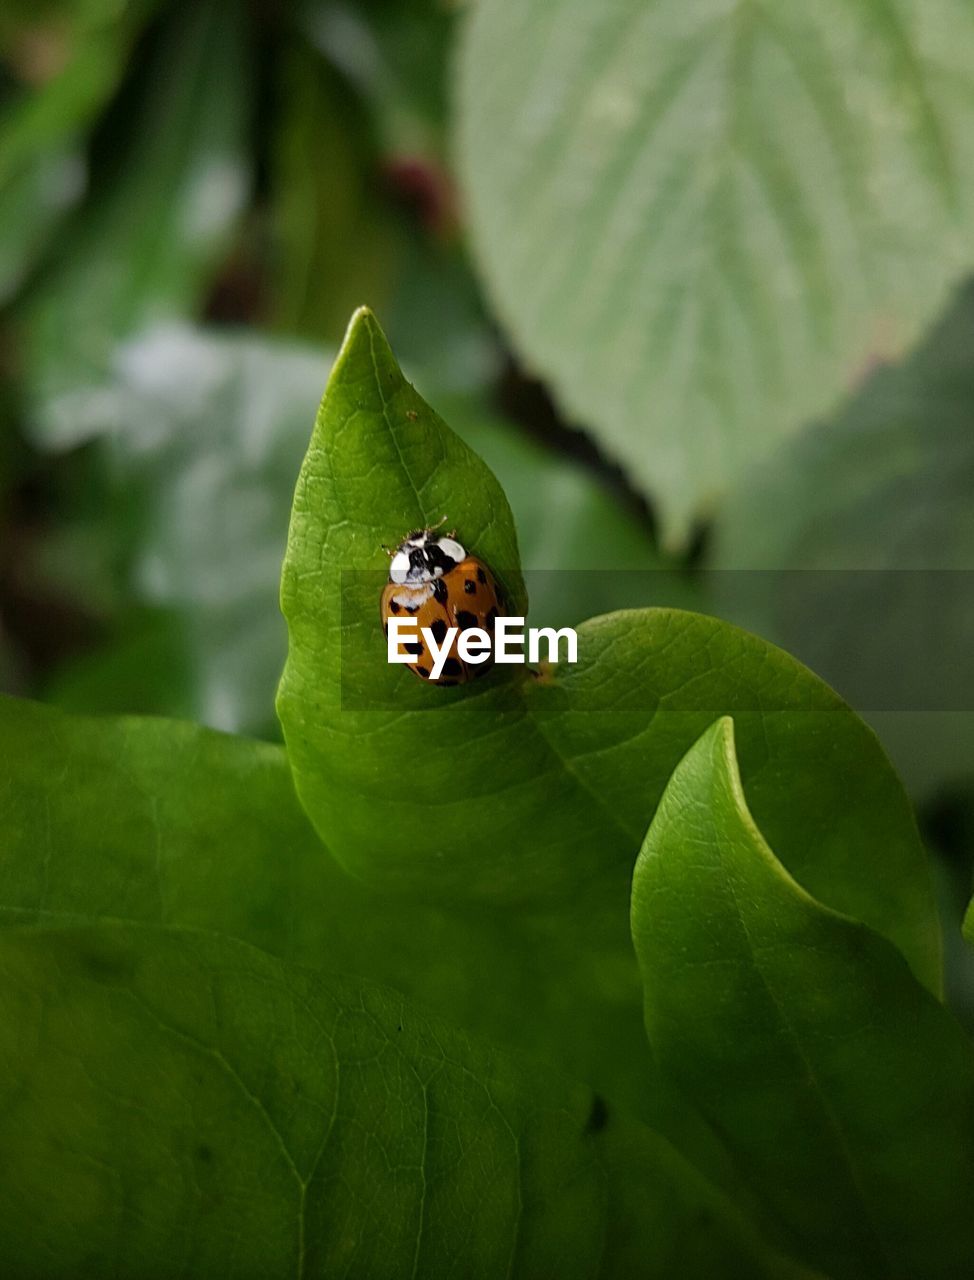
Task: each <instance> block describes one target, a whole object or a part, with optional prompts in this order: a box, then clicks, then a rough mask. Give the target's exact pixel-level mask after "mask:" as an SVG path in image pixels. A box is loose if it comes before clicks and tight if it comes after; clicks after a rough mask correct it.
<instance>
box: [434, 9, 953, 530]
mask: <svg viewBox="0 0 974 1280" xmlns="http://www.w3.org/2000/svg"><path fill="white" fill-rule="evenodd" d="M972 64H974V18H972V14H971V11H970V7H969V6H968V5H967V4H966V3H964V0H932V2H931V3H927V2H924V3H922V4H921V3H919V2H916V0H909V2H907V3H897V4H890V3H888V0H855V2H854V3H836V2H835V0H828V2H827V3H824V4H819V5H815V6H809V5H807V4H802V3H800V2H799V0H783V2H782V3H777V4H774V5H755V4H750V3H743V2H741V0H719V2H715V0H696V2H695V3H692V4H687V3H685V0H662V2H661V3H657V4H653V5H648V6H647V5H646V4H643V3H642V2H641V0H611V3H606V4H599V5H592V4H590V3H588V0H533V2H532V0H528V2H527V3H523V4H518V5H514V4H510V3H507V2H506V0H483V3H478V4H477V5H476V6H474V7H473V9H472V12H471V16H470V21H469V23H468V25H467V27H466V31H465V38H464V40H463V42H462V47H461V58H460V74H459V86H458V94H457V104H458V111H459V128H458V139H457V150H458V158H459V168H460V176H461V179H462V181H463V185H464V187H465V193H466V200H467V205H468V207H469V212H470V217H471V222H472V231H473V238H474V244H475V248H476V250H477V252H478V256H479V259H480V263H481V267H482V271H483V274H484V277H485V280H486V283H487V286H488V289H489V291H490V294H491V296H492V298H493V300H494V302H495V305H496V307H497V309H498V312H499V313H500V315H501V317H502V319H503V320H504V322H505V323H506V324H507V325H508V326H509V327H510V330H511V333H512V335H513V337H514V339H515V341H516V343H517V345H518V347H519V349H520V350H521V352H522V353H523V355H524V357H525V358H526V359H527V360H529V361H530V362H531V363H532V364H533V365H534V366H535V367H537V368H538V369H539V370H540V372H541V373H542V374H543V375H544V376H545V377H547V378H548V379H549V380H550V381H551V383H552V385H553V387H554V390H555V391H556V393H557V394H558V396H559V399H560V401H561V403H562V405H563V408H564V410H565V411H566V412H567V413H568V414H570V415H572V416H574V417H576V418H578V419H579V420H580V421H581V422H582V423H583V424H584V425H586V426H587V427H589V428H590V429H591V430H592V431H593V432H594V433H595V434H596V436H597V437H598V439H599V441H600V442H601V443H602V445H603V446H604V447H605V449H606V450H607V451H608V452H610V453H611V454H612V455H613V456H614V457H615V458H617V459H618V460H619V461H620V462H621V463H622V464H623V465H624V466H625V467H626V468H627V469H628V470H629V472H630V474H631V475H632V477H633V479H634V480H635V482H636V483H637V484H638V485H639V486H640V487H641V488H642V489H643V490H645V491H647V492H648V493H650V494H651V495H652V496H653V497H654V499H655V500H656V501H657V502H658V503H659V506H660V509H661V512H662V515H663V518H664V523H665V526H666V529H667V530H668V533H669V536H670V538H671V539H672V540H674V541H676V540H679V539H680V538H682V537H684V536H685V533H686V530H687V527H688V524H689V521H690V520H691V518H692V516H693V515H694V514H695V513H699V512H700V511H701V510H702V509H704V508H706V507H707V506H709V505H710V504H712V503H713V501H714V499H715V497H717V496H718V495H719V493H720V492H721V491H722V490H723V489H724V487H725V486H726V485H727V484H728V482H729V481H733V480H734V479H736V478H737V477H738V476H740V475H741V474H742V473H743V471H744V470H745V468H746V467H747V466H748V465H749V464H751V463H752V462H753V461H754V460H755V459H757V458H759V457H760V456H762V455H763V454H765V453H766V452H767V451H768V449H769V448H770V447H771V446H772V445H773V444H774V443H775V442H776V441H777V440H779V439H781V438H782V437H784V436H786V435H788V434H789V433H791V432H793V431H795V430H796V429H797V428H799V427H800V426H801V425H802V424H803V423H804V422H805V421H806V420H807V419H808V418H809V417H810V416H812V415H815V414H818V413H820V412H823V411H824V410H826V409H828V407H829V406H830V405H831V404H832V403H833V402H834V401H835V400H836V398H837V397H838V395H839V394H840V392H841V391H842V390H843V389H844V388H846V387H848V385H849V384H850V382H851V381H852V380H853V379H855V378H856V377H857V376H858V374H859V373H860V371H861V370H862V369H863V368H864V367H866V366H867V365H868V363H869V362H870V361H872V360H874V359H875V358H876V357H877V356H881V355H889V354H892V353H895V352H898V351H901V350H902V349H903V348H904V347H905V346H906V345H908V344H909V343H911V342H912V341H913V340H914V339H915V337H916V336H917V334H918V333H920V332H922V330H923V328H924V327H925V326H926V324H927V323H928V322H929V321H930V320H931V319H932V317H933V316H934V315H935V313H936V311H937V309H938V307H939V306H940V305H941V303H942V301H943V298H944V296H945V292H946V290H947V288H948V287H949V286H951V285H952V283H953V282H954V280H955V279H956V278H957V275H958V274H959V272H960V271H961V270H964V269H968V268H969V267H970V265H971V250H970V229H971V225H972V218H971V214H972V203H974V133H972V131H971V128H970V103H971V91H972V81H971V73H970V68H971V65H972Z"/></svg>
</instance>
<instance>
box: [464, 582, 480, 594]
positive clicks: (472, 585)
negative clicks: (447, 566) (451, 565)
mask: <svg viewBox="0 0 974 1280" xmlns="http://www.w3.org/2000/svg"><path fill="white" fill-rule="evenodd" d="M463 589H464V591H466V593H467V595H468V596H472V595H473V594H474V592H475V591H476V590H477V584H476V582H474V580H473V578H468V579H467V580H466V582H465V583H464V584H463Z"/></svg>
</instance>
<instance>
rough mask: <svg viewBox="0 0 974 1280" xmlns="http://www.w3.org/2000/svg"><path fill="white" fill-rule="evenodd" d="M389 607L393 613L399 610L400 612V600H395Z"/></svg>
mask: <svg viewBox="0 0 974 1280" xmlns="http://www.w3.org/2000/svg"><path fill="white" fill-rule="evenodd" d="M389 609H390V612H392V613H398V612H399V601H398V600H393V602H392V604H390V605H389Z"/></svg>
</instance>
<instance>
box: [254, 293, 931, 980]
mask: <svg viewBox="0 0 974 1280" xmlns="http://www.w3.org/2000/svg"><path fill="white" fill-rule="evenodd" d="M444 514H445V515H446V516H447V518H448V520H449V522H450V524H455V525H456V527H457V531H458V536H459V537H460V538H461V539H462V540H463V541H464V544H465V545H466V546H467V548H468V549H469V550H471V551H473V552H474V553H475V554H477V555H479V556H481V557H482V558H483V559H484V560H486V562H487V563H488V564H490V565H491V566H492V567H493V568H494V569H495V571H496V572H497V573H498V574H499V575H500V578H501V580H502V582H503V583H504V584H505V586H506V588H507V598H508V605H507V611H508V612H509V613H520V612H522V611H523V605H524V601H523V595H522V592H521V586H520V575H519V573H518V570H517V560H516V554H517V553H516V542H515V535H514V529H513V526H512V522H511V517H510V512H509V510H508V507H507V503H506V501H505V500H504V497H503V495H502V494H501V492H500V490H499V488H498V486H497V483H496V481H495V480H494V478H493V476H491V475H490V473H489V472H488V471H487V469H486V467H484V465H483V464H482V463H481V462H480V461H479V460H478V459H477V458H476V457H475V456H474V455H473V454H471V453H470V451H469V450H468V449H467V448H466V446H464V445H463V444H462V442H461V441H460V440H458V439H457V437H456V436H455V435H454V434H453V433H452V432H451V431H450V430H449V428H448V427H446V426H445V424H444V423H443V422H442V421H441V420H440V419H439V418H437V416H436V415H435V414H434V413H433V411H432V410H431V409H430V408H429V407H428V406H427V405H426V404H425V403H424V402H423V401H422V400H421V399H420V397H419V396H418V395H417V394H416V393H415V391H414V390H413V389H412V387H410V386H409V384H408V383H407V382H406V380H405V379H404V378H403V376H402V374H401V373H400V372H399V370H398V368H397V366H396V364H395V361H394V359H393V357H392V354H391V352H390V351H389V348H388V346H387V345H386V343H385V341H384V339H383V337H382V334H381V332H380V330H379V328H378V326H377V324H376V322H375V320H374V318H373V317H372V316H371V314H370V313H368V312H366V311H362V312H359V313H357V315H356V317H355V318H354V319H353V321H352V324H351V326H350V329H349V333H348V337H347V338H346V342H345V345H344V347H343V349H342V353H341V355H340V356H339V358H338V361H337V363H336V365H335V368H334V370H333V371H332V376H331V380H330V381H329V384H328V389H327V391H326V393H325V398H324V400H323V401H322V405H321V409H320V410H319V414H318V420H317V423H316V425H315V430H314V434H313V437H312V441H311V447H310V449H309V451H308V455H307V457H306V459H305V462H304V466H303V467H302V471H301V476H300V479H299V481H298V486H297V491H296V494H295V504H294V513H293V516H292V522H291V532H290V536H289V540H288V551H287V556H286V559H285V564H284V575H283V584H282V606H283V609H284V613H285V616H286V618H287V621H288V628H289V636H290V644H289V652H288V660H287V665H286V667H285V670H284V675H283V678H282V682H281V687H280V691H279V695H278V709H279V714H280V717H281V723H282V725H283V728H284V734H285V739H286V742H287V747H288V753H289V758H290V761H291V765H292V768H293V770H294V777H295V783H296V786H297V790H298V795H299V797H300V799H301V802H302V804H303V805H304V807H305V809H306V811H307V812H308V814H309V816H310V817H311V820H312V822H313V823H314V824H315V826H316V828H317V829H318V831H319V833H320V834H321V837H322V839H323V840H324V841H325V843H326V844H327V845H328V847H329V849H330V850H331V851H332V852H333V853H334V855H335V856H336V857H337V858H338V860H339V861H340V862H341V863H342V864H343V865H344V866H346V867H347V868H348V869H349V870H351V871H352V872H354V874H356V875H357V876H359V877H361V878H362V879H364V880H366V881H368V882H369V883H371V884H373V885H379V886H382V887H383V888H385V889H389V890H395V889H407V890H410V891H413V892H417V893H419V894H422V895H423V896H424V897H429V898H436V899H441V900H444V901H456V900H460V899H468V900H469V899H473V900H475V901H478V900H479V901H484V900H494V901H500V902H516V901H524V902H532V901H533V902H537V901H539V900H541V901H545V902H547V901H550V900H551V899H552V898H556V899H557V898H568V897H577V895H579V894H582V895H588V897H589V900H594V901H599V900H603V899H602V894H603V893H604V895H605V897H604V900H605V901H607V902H610V903H611V902H618V901H619V900H620V898H619V894H620V893H622V894H625V886H626V885H627V883H628V879H629V874H630V868H631V866H632V861H633V858H634V856H635V852H636V850H637V849H638V848H639V845H640V842H641V840H642V838H643V835H644V833H645V830H646V827H647V825H648V823H649V819H650V817H651V815H652V813H653V809H654V808H655V805H656V802H657V800H658V798H659V796H660V794H661V793H662V790H663V787H664V785H665V783H666V780H667V778H668V777H669V775H670V773H671V772H672V770H673V768H674V767H675V765H676V762H677V761H678V760H679V759H680V757H681V756H682V755H683V753H684V752H685V751H686V749H687V747H688V746H689V745H690V743H692V742H693V741H694V739H695V738H696V737H697V736H698V735H699V733H700V732H701V731H702V729H703V728H704V727H705V726H706V725H707V724H710V723H711V722H712V721H713V719H714V718H715V716H718V715H720V714H722V713H732V714H734V715H736V716H739V717H740V722H741V732H742V738H741V742H742V758H743V760H744V768H745V777H746V778H747V779H748V781H749V782H750V781H751V780H752V779H753V782H754V786H755V804H756V807H757V813H758V816H759V819H760V820H761V821H762V822H763V823H765V826H766V829H767V830H768V832H769V834H770V835H771V836H772V838H773V839H775V841H776V843H777V844H778V846H779V848H780V850H781V857H782V858H783V859H784V861H785V863H786V865H787V866H788V867H789V869H790V870H791V871H793V873H794V874H796V875H798V876H799V878H801V879H803V881H804V882H805V883H806V884H808V886H809V887H810V889H811V890H812V891H813V892H815V893H817V894H819V896H821V897H822V898H823V899H824V900H825V901H827V902H828V903H829V904H830V905H832V906H834V907H836V908H838V909H841V910H844V911H847V912H848V913H849V914H852V915H855V916H857V917H858V918H860V919H862V920H865V921H867V922H868V923H869V924H871V925H872V927H874V928H875V929H877V930H878V931H879V932H881V933H884V934H887V935H888V936H889V937H891V938H892V939H893V940H894V941H895V942H896V943H897V945H899V946H900V947H901V948H902V950H903V951H904V953H905V954H906V955H907V956H909V958H910V962H911V964H912V965H913V966H914V968H915V970H916V972H917V974H918V976H920V977H921V980H922V981H924V982H926V983H928V984H929V985H930V986H932V987H934V988H939V982H940V978H939V969H940V960H939V954H940V943H939V930H938V925H937V920H936V911H935V907H934V902H933V894H932V889H931V885H930V877H929V871H928V868H927V865H926V860H925V855H924V852H923V850H922V848H921V846H920V842H919V838H918V836H917V832H916V828H915V825H914V822H913V818H912V815H911V813H910V809H909V805H908V803H907V801H906V797H905V796H904V794H903V791H902V788H901V787H900V785H899V783H898V781H897V779H896V777H895V775H894V774H893V772H892V770H891V769H890V767H889V764H888V762H887V761H886V759H885V757H884V756H883V753H882V751H881V749H880V747H879V745H878V743H877V742H876V740H875V738H874V736H873V735H872V734H871V733H870V731H869V730H868V729H867V728H866V727H865V726H864V725H863V724H862V723H861V721H859V720H858V719H857V717H856V716H855V715H854V714H853V713H852V712H851V711H850V710H849V708H848V707H846V706H845V704H844V703H842V702H841V700H840V699H839V698H838V697H837V696H836V695H835V694H833V693H832V692H831V691H830V690H829V689H828V688H827V687H826V686H825V685H823V684H822V683H821V682H820V681H819V680H817V679H816V678H815V677H814V676H813V675H812V674H811V673H810V672H808V671H807V670H806V669H805V668H803V667H802V666H801V665H800V664H799V663H797V662H795V661H794V659H792V658H789V657H788V656H787V655H786V654H784V653H782V652H780V651H779V650H776V649H774V648H773V647H771V646H770V645H768V644H766V643H764V642H762V641H761V640H758V639H757V638H755V637H753V636H749V635H747V634H746V633H744V632H741V631H739V630H737V629H736V628H734V627H730V626H728V625H727V624H725V623H721V622H719V621H717V620H716V619H711V618H704V617H698V616H696V615H693V614H683V613H679V612H674V611H669V610H647V611H642V612H640V611H636V612H631V613H617V614H614V615H610V616H608V617H605V618H601V619H595V620H593V621H591V622H589V623H586V624H584V625H583V626H582V627H581V628H580V629H579V662H578V664H577V666H566V665H562V666H559V667H553V668H549V669H547V670H544V671H543V672H540V673H528V672H527V671H526V668H524V667H508V668H506V669H499V670H497V671H495V672H494V673H493V674H492V675H490V676H488V677H486V678H484V679H482V680H480V681H477V682H476V683H474V684H473V685H471V686H466V687H464V686H461V687H459V688H456V689H440V688H433V687H430V686H429V685H427V684H423V683H422V682H420V681H419V680H417V679H416V678H415V677H414V676H412V675H411V674H410V673H409V672H408V671H405V670H404V669H403V668H402V667H393V666H389V665H388V664H387V662H386V653H385V641H384V638H383V635H382V630H381V627H380V625H379V618H378V602H379V596H380V593H381V589H382V585H383V583H384V582H385V580H386V573H387V569H386V566H387V563H388V562H387V559H386V556H385V553H384V552H383V550H382V544H383V543H392V542H395V541H396V539H397V538H400V537H402V535H403V534H404V533H406V532H407V531H408V530H410V529H413V528H416V527H418V526H421V525H423V524H427V523H435V522H436V521H437V520H438V519H439V518H440V517H441V516H443V515H444ZM505 672H506V673H514V674H513V675H512V674H506V675H505ZM417 769H418V770H419V774H418V775H417V773H416V770H417ZM417 776H418V777H419V779H420V782H419V783H418V784H417V785H411V782H412V781H414V780H415V779H416V778H417ZM431 794H434V795H435V803H434V804H433V805H432V806H431V802H430V796H431ZM431 808H432V810H433V813H434V814H435V819H434V818H431ZM621 923H622V922H621V921H620V925H621Z"/></svg>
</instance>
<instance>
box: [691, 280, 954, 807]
mask: <svg viewBox="0 0 974 1280" xmlns="http://www.w3.org/2000/svg"><path fill="white" fill-rule="evenodd" d="M972 352H974V285H972V284H970V283H968V284H966V285H965V286H964V287H963V288H962V289H961V290H959V292H958V294H957V296H956V297H955V298H954V299H953V300H952V303H951V305H950V307H949V308H948V309H947V310H946V312H945V314H944V315H943V316H941V317H940V319H939V320H938V322H937V324H936V326H935V327H934V328H933V329H932V330H931V331H930V333H929V334H928V335H927V336H926V337H925V338H924V340H923V342H922V343H921V344H920V345H919V346H918V347H917V349H916V350H915V351H914V352H912V353H911V354H910V356H909V357H908V358H907V359H905V360H903V361H902V362H901V363H899V364H895V365H889V366H883V367H880V368H879V369H877V370H875V371H874V372H873V373H872V374H871V376H870V377H869V378H868V379H867V380H866V382H865V383H864V385H863V386H862V388H861V389H860V390H859V391H858V392H857V393H856V394H855V395H854V396H853V397H852V398H851V399H850V400H849V401H848V403H847V404H846V405H845V406H844V407H843V408H842V409H841V411H840V412H838V413H837V414H836V415H835V417H834V418H832V419H830V420H829V421H828V422H825V423H822V424H820V425H819V426H818V427H817V429H816V430H814V431H812V432H810V433H808V434H807V435H803V436H800V437H799V438H798V439H796V440H793V441H790V442H788V444H787V445H785V446H784V447H782V448H780V449H779V450H777V451H776V452H775V454H774V455H773V456H772V457H771V458H769V460H768V461H767V462H766V463H765V464H764V465H763V466H761V467H759V468H757V469H755V470H754V471H753V472H752V473H751V474H750V475H749V477H748V479H747V480H746V482H744V483H742V484H741V485H740V486H739V487H738V489H737V490H736V491H735V492H734V493H733V494H731V495H730V498H729V501H728V503H727V506H726V508H725V511H724V513H723V517H722V519H721V521H720V525H719V527H718V529H717V530H716V536H715V547H714V553H713V558H712V563H713V564H714V566H715V567H716V568H718V569H735V568H740V567H742V566H746V567H748V568H751V569H763V570H771V571H774V572H776V573H778V574H779V575H780V576H779V578H778V588H777V589H776V590H774V591H772V590H768V591H766V592H765V593H764V595H765V600H764V607H763V608H761V609H760V610H759V611H755V612H754V613H753V614H752V616H751V617H749V618H748V625H750V626H753V627H755V628H756V629H757V630H759V631H760V632H761V634H762V635H767V636H769V637H772V638H773V639H775V640H776V641H777V642H778V643H780V644H782V645H784V646H785V648H787V649H790V650H792V651H793V652H794V651H796V650H797V651H799V652H801V654H802V657H803V658H804V659H805V660H806V661H807V662H808V663H809V664H810V665H811V666H813V667H814V668H815V669H816V670H821V671H827V672H829V674H830V677H831V678H832V680H833V681H835V682H836V683H839V684H840V687H841V682H842V678H843V676H844V675H845V673H846V672H847V671H848V669H849V668H850V667H852V666H855V665H856V664H857V663H859V662H861V658H862V655H863V653H867V654H868V655H869V663H870V667H871V670H872V671H873V672H875V673H877V676H878V677H879V678H878V679H877V680H876V682H875V704H874V705H876V706H878V707H879V708H883V707H887V708H888V707H889V706H890V703H891V700H892V699H893V698H895V699H897V701H896V704H895V707H894V709H893V710H886V711H883V710H876V711H873V712H871V714H870V719H871V721H872V723H873V724H874V725H875V726H876V728H877V729H878V731H879V732H880V734H881V736H882V738H883V741H884V743H885V744H886V747H887V749H888V750H889V751H890V753H891V754H892V756H893V759H894V761H895V762H896V764H897V766H898V767H899V768H900V770H901V772H902V773H903V774H904V775H905V776H906V779H907V781H908V782H909V783H910V784H911V787H912V789H913V790H914V792H915V793H917V794H920V795H925V796H929V795H931V794H936V793H938V792H941V791H942V790H943V789H944V787H945V785H946V784H948V783H953V784H956V783H958V782H964V783H966V784H968V785H969V784H970V782H971V780H972V779H974V716H972V715H971V707H970V702H969V701H968V697H969V695H968V692H967V690H966V689H963V690H962V685H963V681H962V680H958V679H956V678H951V680H950V685H951V686H953V687H954V688H955V689H956V690H957V693H956V697H957V703H956V705H955V706H954V707H949V706H948V707H945V705H944V699H943V694H942V689H941V688H939V687H938V686H939V685H940V684H941V682H942V681H943V679H944V676H945V675H948V674H949V673H955V672H956V673H963V672H965V671H966V670H967V669H968V667H969V663H970V614H971V587H970V574H969V571H970V570H971V569H974V504H972V503H971V500H970V486H971V478H972V476H974V439H972V435H971V429H970V422H971V415H972V413H974V359H972ZM792 570H800V571H802V572H798V573H794V572H790V571H792ZM805 570H814V571H815V572H811V573H807V572H804V571H805ZM718 577H720V578H722V579H723V580H724V582H725V584H726V585H727V586H728V587H729V588H730V591H734V590H738V589H739V583H737V582H736V581H735V580H736V579H737V577H738V575H736V574H732V573H731V574H722V575H718ZM769 580H770V578H769ZM728 594H730V592H728ZM823 619H827V625H823ZM921 655H922V658H921ZM867 705H870V704H867ZM938 708H939V709H938Z"/></svg>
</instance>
